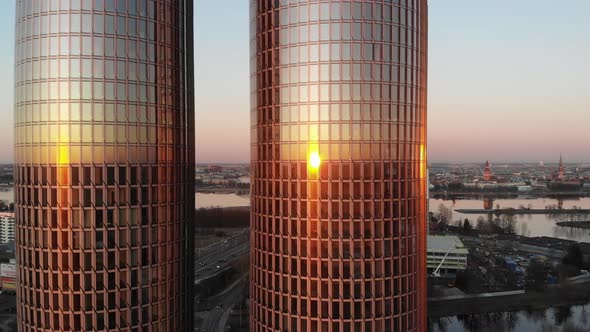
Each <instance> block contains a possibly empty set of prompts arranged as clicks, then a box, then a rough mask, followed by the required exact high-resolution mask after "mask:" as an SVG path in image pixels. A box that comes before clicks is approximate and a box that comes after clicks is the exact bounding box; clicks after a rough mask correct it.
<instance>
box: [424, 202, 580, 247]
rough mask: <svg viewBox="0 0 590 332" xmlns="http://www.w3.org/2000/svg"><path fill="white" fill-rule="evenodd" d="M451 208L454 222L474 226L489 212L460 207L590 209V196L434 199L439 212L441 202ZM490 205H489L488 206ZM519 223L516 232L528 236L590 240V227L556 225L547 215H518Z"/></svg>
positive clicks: (432, 207)
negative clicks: (472, 212)
mask: <svg viewBox="0 0 590 332" xmlns="http://www.w3.org/2000/svg"><path fill="white" fill-rule="evenodd" d="M441 204H442V205H444V206H445V207H447V208H449V209H451V210H452V211H453V221H457V220H465V219H466V218H467V219H469V221H470V222H472V224H473V225H475V224H476V223H477V218H478V217H484V218H485V219H487V218H488V216H487V215H478V214H462V213H458V212H456V211H455V210H456V209H483V208H484V207H485V208H490V207H493V208H496V207H498V206H499V207H500V208H518V207H520V206H524V207H527V208H529V207H530V208H533V209H544V208H545V207H547V206H550V205H551V206H552V205H554V206H560V205H561V206H562V207H563V208H564V209H570V208H573V207H579V208H582V209H590V197H582V198H568V199H563V200H557V199H553V198H530V199H529V198H513V199H494V200H493V201H490V200H487V201H484V200H483V199H472V198H468V199H463V198H461V199H455V200H450V199H449V200H443V199H434V198H432V199H430V204H429V206H430V211H431V212H437V211H438V209H439V206H440V205H441ZM486 205H487V206H486ZM516 218H517V220H518V223H517V225H516V233H517V234H519V235H524V236H550V237H557V238H561V239H568V240H574V241H581V242H590V229H580V228H573V227H563V226H556V225H555V222H554V221H553V220H552V219H551V218H550V217H549V216H547V215H544V214H522V215H516Z"/></svg>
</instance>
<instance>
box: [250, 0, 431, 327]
mask: <svg viewBox="0 0 590 332" xmlns="http://www.w3.org/2000/svg"><path fill="white" fill-rule="evenodd" d="M250 10H251V20H250V24H251V40H250V42H251V70H252V72H251V80H252V81H251V82H252V84H251V91H252V99H251V101H252V106H251V107H252V109H251V126H252V128H251V129H252V135H251V137H252V149H251V151H252V193H251V196H252V217H251V273H250V277H251V284H250V291H251V292H250V294H251V302H250V303H251V305H250V314H251V319H250V323H251V324H250V329H251V330H252V331H364V332H369V331H426V326H427V324H426V216H427V211H426V190H427V183H426V96H427V94H426V84H427V1H426V0H417V1H382V0H367V1H353V2H351V1H342V0H329V1H255V0H251V1H250Z"/></svg>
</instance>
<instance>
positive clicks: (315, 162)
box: [309, 151, 322, 170]
mask: <svg viewBox="0 0 590 332" xmlns="http://www.w3.org/2000/svg"><path fill="white" fill-rule="evenodd" d="M321 162H322V160H321V158H320V154H319V153H318V152H317V151H312V152H311V153H310V154H309V167H310V168H311V169H312V170H317V169H318V168H320V164H321Z"/></svg>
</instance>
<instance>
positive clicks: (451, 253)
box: [426, 235, 469, 275]
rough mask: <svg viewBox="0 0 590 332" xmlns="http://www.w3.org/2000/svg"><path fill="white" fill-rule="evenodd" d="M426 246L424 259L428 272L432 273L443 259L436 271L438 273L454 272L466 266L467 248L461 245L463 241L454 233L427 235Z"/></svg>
mask: <svg viewBox="0 0 590 332" xmlns="http://www.w3.org/2000/svg"><path fill="white" fill-rule="evenodd" d="M426 246H427V250H426V251H427V258H426V261H427V267H428V272H429V273H433V272H434V271H435V270H436V268H437V267H438V266H439V264H440V263H441V261H443V259H444V261H443V263H442V265H441V266H440V269H439V271H438V273H440V275H445V274H456V273H457V271H460V270H465V269H466V268H467V254H469V250H467V249H466V248H465V247H464V246H463V242H461V240H460V239H459V237H457V236H454V235H429V236H428V238H427V242H426ZM445 256H446V258H445Z"/></svg>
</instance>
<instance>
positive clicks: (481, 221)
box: [476, 216, 486, 231]
mask: <svg viewBox="0 0 590 332" xmlns="http://www.w3.org/2000/svg"><path fill="white" fill-rule="evenodd" d="M476 227H477V230H478V231H483V230H485V228H486V220H485V218H484V217H482V216H479V217H477V226H476Z"/></svg>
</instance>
